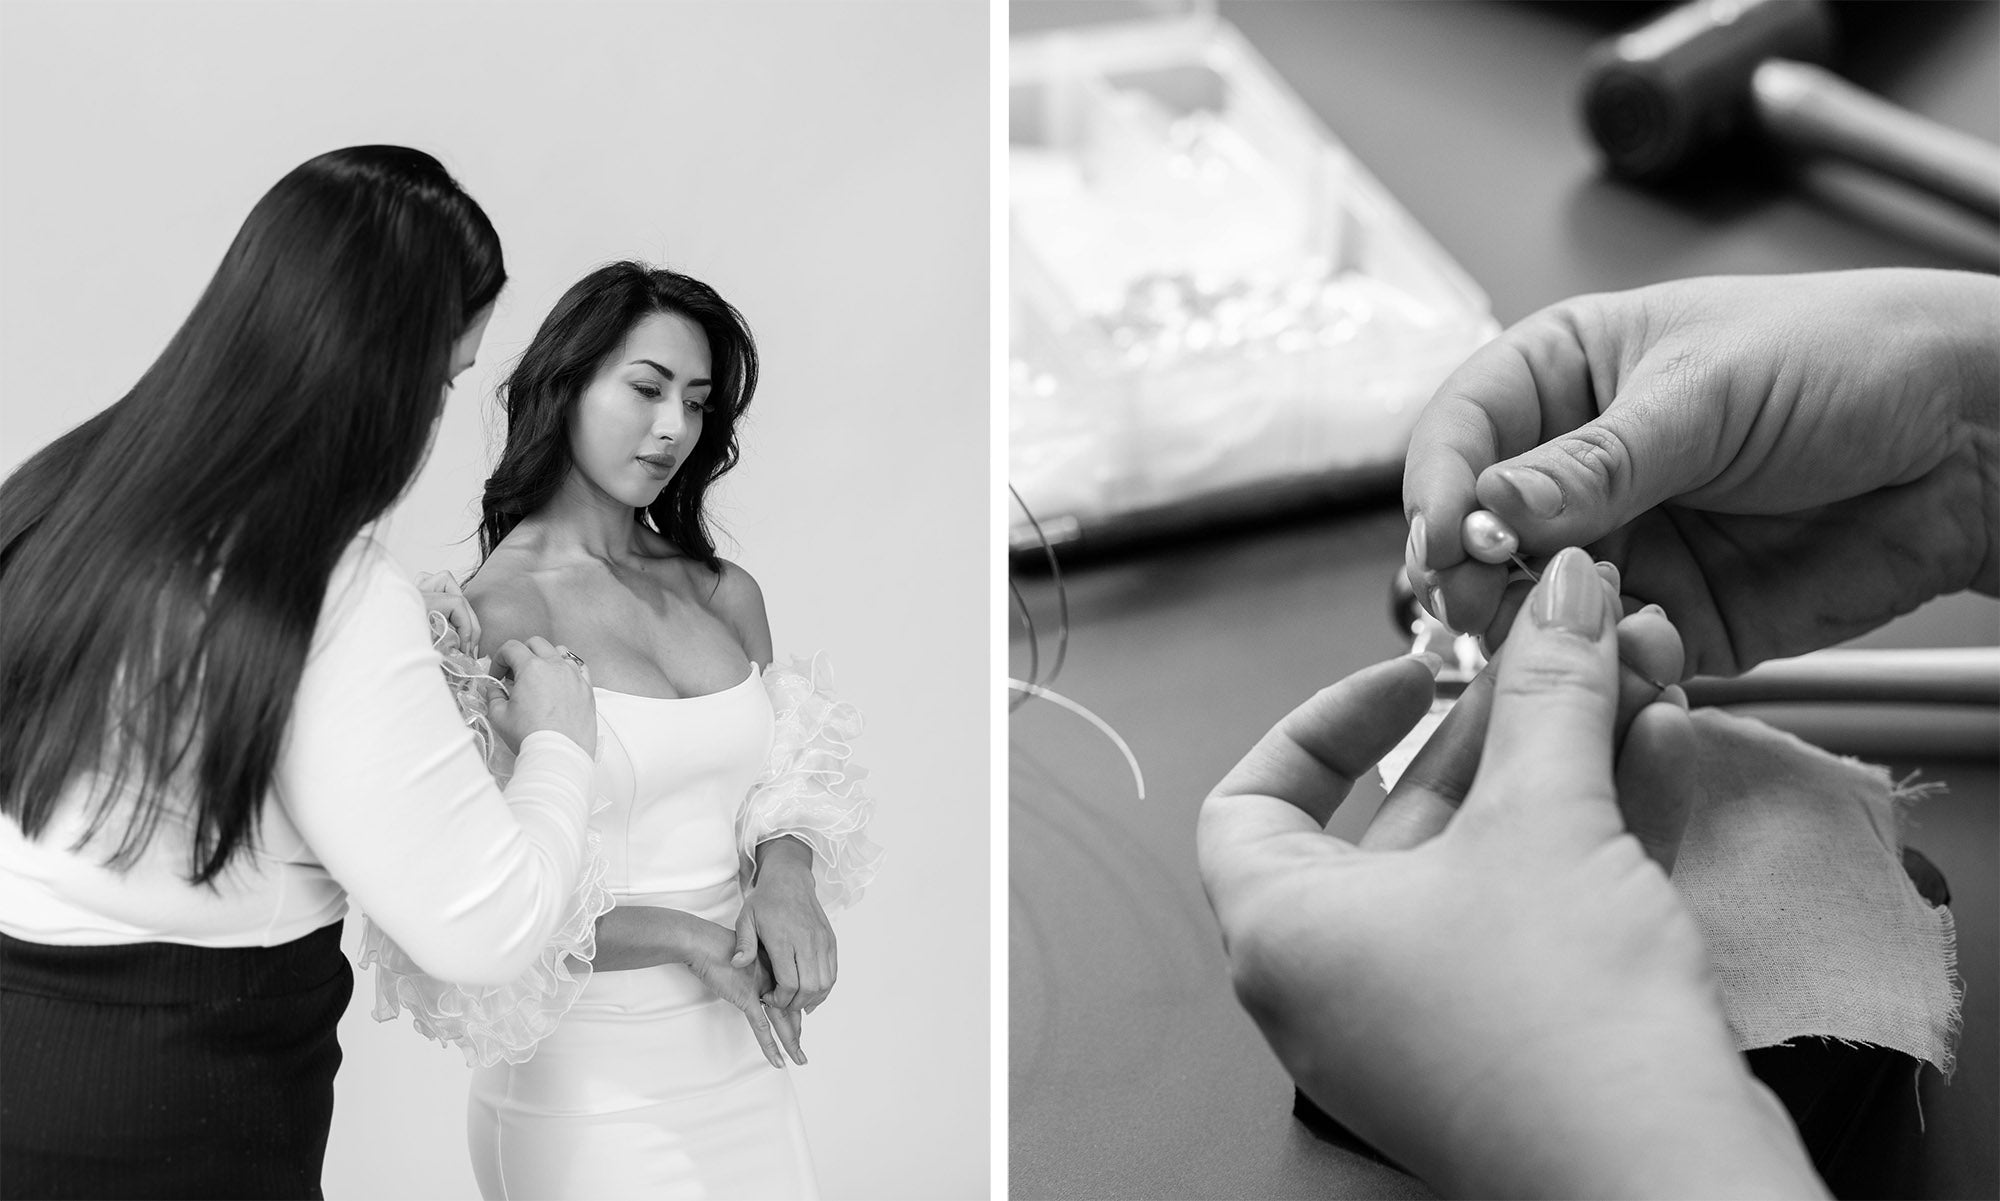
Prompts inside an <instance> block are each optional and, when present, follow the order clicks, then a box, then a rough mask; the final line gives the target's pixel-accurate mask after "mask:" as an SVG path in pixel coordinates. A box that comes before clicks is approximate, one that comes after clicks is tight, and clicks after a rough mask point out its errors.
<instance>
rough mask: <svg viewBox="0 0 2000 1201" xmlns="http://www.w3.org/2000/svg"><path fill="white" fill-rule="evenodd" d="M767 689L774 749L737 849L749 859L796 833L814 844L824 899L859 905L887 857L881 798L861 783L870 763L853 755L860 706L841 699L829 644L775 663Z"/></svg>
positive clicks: (739, 827) (831, 904) (832, 905)
mask: <svg viewBox="0 0 2000 1201" xmlns="http://www.w3.org/2000/svg"><path fill="white" fill-rule="evenodd" d="M764 691H765V693H766V694H767V695H768V696H769V697H770V698H771V713H772V717H773V726H772V731H771V756H770V761H769V763H768V764H767V766H766V767H765V768H764V771H763V773H762V774H761V775H759V776H758V777H757V780H756V782H755V783H753V784H752V785H751V786H750V792H749V795H748V796H747V797H745V799H744V803H743V809H742V811H741V812H740V814H739V815H738V816H737V820H736V845H737V849H738V851H739V852H740V853H741V854H742V856H743V859H744V862H745V864H746V865H748V864H751V863H754V862H755V856H756V852H757V846H758V844H759V843H763V842H768V841H770V840H771V839H773V838H778V837H781V836H783V835H787V834H789V835H792V836H793V837H796V838H798V839H800V840H802V841H804V842H805V843H806V845H807V846H810V847H811V848H812V852H813V878H814V883H815V885H816V891H817V893H818V896H819V903H820V905H821V906H822V907H823V908H825V909H828V910H833V909H840V908H844V907H846V906H849V905H852V904H854V903H855V902H856V901H859V900H860V899H861V894H862V891H863V890H864V889H866V888H867V887H868V883H869V881H871V880H873V879H874V878H875V871H876V868H877V867H878V866H879V865H880V863H881V860H882V848H880V847H878V846H876V845H875V843H874V841H873V840H872V839H870V838H869V837H868V833H867V828H868V822H869V819H870V818H871V817H873V816H874V813H875V801H874V798H872V797H870V796H869V795H868V794H867V792H866V791H865V790H864V789H863V788H862V782H863V781H864V780H866V779H867V777H868V770H867V769H866V768H864V767H859V766H856V765H855V764H853V763H852V762H850V759H851V758H852V756H853V754H854V748H853V746H852V745H851V744H852V742H853V740H854V739H855V738H857V737H859V736H860V734H861V713H860V711H859V710H857V709H856V708H855V707H854V706H853V705H850V704H848V703H847V702H845V701H841V700H837V699H835V697H834V695H833V669H832V668H831V667H829V666H828V665H827V662H826V654H825V652H817V653H815V654H814V655H813V657H812V658H810V659H793V660H792V661H791V662H790V663H773V664H771V665H770V666H769V667H767V668H765V669H764Z"/></svg>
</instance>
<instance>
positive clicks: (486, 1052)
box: [360, 613, 617, 1067]
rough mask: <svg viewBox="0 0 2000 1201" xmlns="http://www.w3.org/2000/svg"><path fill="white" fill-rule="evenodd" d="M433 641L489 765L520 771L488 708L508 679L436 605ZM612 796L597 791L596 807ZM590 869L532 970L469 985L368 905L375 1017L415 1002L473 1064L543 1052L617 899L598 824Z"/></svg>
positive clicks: (424, 1018)
mask: <svg viewBox="0 0 2000 1201" xmlns="http://www.w3.org/2000/svg"><path fill="white" fill-rule="evenodd" d="M431 634H432V642H433V645H435V646H436V647H437V649H438V652H439V654H440V655H442V656H443V658H444V672H445V679H446V681H447V682H448V683H449V685H450V687H451V691H452V696H453V698H454V699H455V700H456V701H457V702H458V707H459V712H460V714H461V715H462V716H463V717H464V718H465V724H466V725H468V726H470V727H471V728H472V730H473V734H474V736H475V737H476V738H477V739H478V740H479V745H480V750H481V751H482V752H483V753H484V755H485V758H486V763H487V768H488V770H489V771H492V772H493V773H494V775H495V777H496V778H497V779H498V780H499V782H500V783H501V784H502V786H504V785H505V783H506V780H507V778H508V777H509V776H510V775H511V774H512V771H513V760H514V757H513V755H512V754H511V753H509V752H508V750H507V747H506V744H505V743H503V742H501V741H500V740H499V739H497V738H495V737H493V732H492V727H491V726H490V725H489V724H488V722H487V717H486V692H487V689H488V688H489V687H491V688H497V687H499V686H500V685H499V682H498V681H497V680H494V679H493V677H492V676H490V675H489V674H487V662H486V661H485V660H482V659H474V658H472V657H471V656H470V655H469V654H467V653H465V652H464V651H463V650H461V649H460V648H459V644H458V635H457V632H456V631H454V630H452V629H451V628H450V626H449V625H447V624H446V623H445V621H444V618H443V617H442V615H440V614H436V613H433V614H432V615H431ZM608 804H609V802H608V801H607V800H606V799H605V798H603V797H593V798H592V802H591V811H592V812H593V813H595V812H597V811H599V810H602V809H604V808H605V807H606V806H607V805H608ZM586 846H587V850H586V853H585V858H584V865H583V871H582V872H581V873H580V874H579V875H578V877H577V882H576V887H575V889H573V890H572V891H571V893H570V898H569V905H568V907H567V908H566V909H565V910H564V913H563V920H562V924H561V925H560V926H558V927H557V928H556V932H555V933H554V934H553V935H552V936H550V938H549V942H548V944H547V945H546V946H544V947H543V948H542V952H541V954H540V955H538V956H537V957H536V959H535V962H534V963H533V964H531V965H530V966H529V968H528V970H527V971H525V972H523V973H522V974H521V975H520V976H519V977H518V978H516V979H514V980H513V981H511V982H509V983H506V984H499V985H490V986H485V987H467V986H465V985H460V984H452V983H449V982H447V981H444V980H440V979H438V978H437V977H435V976H432V975H430V974H429V973H427V972H425V971H424V970H423V969H422V968H421V967H418V966H417V964H416V961H415V960H413V959H411V958H410V956H409V955H408V953H406V952H405V951H404V950H403V948H401V947H400V946H397V945H396V942H395V940H394V939H392V938H390V937H389V936H388V934H387V933H385V932H384V931H383V930H382V928H381V927H380V926H377V925H376V924H375V923H374V921H373V920H371V919H369V918H368V917H367V916H366V915H363V918H362V923H361V954H360V963H361V966H362V967H363V968H373V969H374V970H375V1008H374V1009H373V1011H372V1013H373V1016H374V1018H375V1020H376V1021H378V1022H388V1021H394V1020H395V1018H396V1015H397V1014H399V1013H401V1012H402V1011H403V1010H405V1009H407V1010H409V1013H410V1021H411V1024H412V1025H414V1026H415V1027H416V1028H417V1030H418V1031H419V1032H421V1033H422V1034H424V1035H425V1036H426V1037H428V1038H433V1039H436V1040H437V1041H438V1042H440V1043H456V1044H457V1045H458V1047H459V1049H460V1050H462V1051H464V1052H465V1062H466V1063H467V1064H468V1065H470V1066H472V1067H490V1066H492V1065H493V1064H496V1063H499V1062H500V1061H501V1060H503V1059H504V1060H506V1061H507V1062H508V1063H521V1062H523V1061H524V1060H526V1059H528V1058H530V1057H531V1056H533V1055H534V1053H535V1044H537V1043H539V1042H540V1041H541V1040H542V1039H543V1038H545V1037H547V1036H548V1035H549V1034H550V1032H552V1031H553V1030H554V1029H555V1028H556V1024H557V1023H558V1022H560V1021H561V1020H562V1016H563V1014H565V1013H568V1012H569V1007H570V1006H571V1005H573V1004H575V1003H576V999H577V997H578V996H580V995H582V993H583V986H584V985H585V984H587V983H589V981H590V973H591V960H592V959H594V958H595V957H596V955H597V919H598V918H599V917H602V916H603V915H604V914H605V913H608V912H609V911H610V910H611V908H612V906H613V905H615V904H616V903H617V901H616V898H614V897H613V896H612V894H611V890H610V888H609V887H608V886H607V885H606V884H605V879H606V877H607V875H608V874H609V872H610V863H609V861H608V860H606V859H605V857H604V852H603V849H602V847H601V846H600V839H599V837H598V835H597V833H596V831H592V832H591V833H590V835H589V839H588V842H587V844H586Z"/></svg>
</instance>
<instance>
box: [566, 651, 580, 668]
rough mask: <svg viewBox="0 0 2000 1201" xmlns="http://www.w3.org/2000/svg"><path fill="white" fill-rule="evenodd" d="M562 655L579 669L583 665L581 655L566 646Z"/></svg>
mask: <svg viewBox="0 0 2000 1201" xmlns="http://www.w3.org/2000/svg"><path fill="white" fill-rule="evenodd" d="M562 657H563V658H565V659H568V660H569V661H570V662H571V663H574V664H576V665H577V667H578V668H579V669H581V668H582V667H583V656H581V655H579V654H577V653H576V652H575V651H573V650H570V649H568V648H567V647H565V648H564V649H563V653H562Z"/></svg>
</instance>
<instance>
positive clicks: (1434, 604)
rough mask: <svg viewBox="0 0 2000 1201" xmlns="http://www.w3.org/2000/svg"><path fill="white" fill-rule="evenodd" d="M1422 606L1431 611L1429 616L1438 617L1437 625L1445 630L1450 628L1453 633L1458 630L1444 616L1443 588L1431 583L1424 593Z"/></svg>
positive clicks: (1449, 619)
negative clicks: (1428, 589) (1427, 590)
mask: <svg viewBox="0 0 2000 1201" xmlns="http://www.w3.org/2000/svg"><path fill="white" fill-rule="evenodd" d="M1424 608H1426V609H1429V610H1430V611H1431V616H1432V617H1435V618H1437V619H1438V624H1439V625H1441V626H1443V627H1444V628H1445V629H1447V630H1451V631H1452V632H1453V633H1454V634H1455V633H1457V632H1458V631H1457V629H1456V628H1455V627H1454V626H1453V625H1452V624H1451V618H1449V617H1446V616H1445V614H1444V589H1442V588H1440V587H1438V586H1437V585H1436V584H1432V585H1431V587H1430V591H1429V592H1427V593H1425V594H1424Z"/></svg>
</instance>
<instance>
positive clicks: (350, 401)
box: [0, 146, 507, 883]
mask: <svg viewBox="0 0 2000 1201" xmlns="http://www.w3.org/2000/svg"><path fill="white" fill-rule="evenodd" d="M506 278H507V274H506V268H505V265H504V264H503V262H502V259H501V254H500V240H499V238H498V236H496V235H495V234H494V232H493V226H492V223H491V222H489V221H488V220H487V219H486V214H485V213H484V212H482V211H481V210H480V208H479V206H478V205H477V204H476V203H474V202H473V200H472V198H471V197H470V196H468V195H466V194H465V192H464V190H463V189H462V188H460V187H459V185H458V183H457V181H455V180H454V179H452V177H451V175H450V174H449V173H448V172H446V170H445V169H444V167H443V166H442V165H441V164H439V163H438V161H437V160H436V159H434V158H432V157H431V156H430V155H427V154H424V153H421V152H419V151H416V150H409V149H405V148H403V147H400V146H356V147H351V148H349V149H346V150H336V151H333V152H332V153H330V154H323V155H320V156H319V157H318V158H315V159H312V160H311V161H309V162H307V163H305V164H303V165H302V166H300V167H298V168H296V169H295V170H293V171H292V172H291V173H290V174H288V175H286V176H285V177H284V178H283V179H281V180H279V181H278V183H277V186H275V187H273V188H272V189H271V190H270V191H269V192H267V193H266V194H265V195H264V198H263V199H262V200H259V201H258V202H257V206H256V207H255V208H254V209H252V210H251V211H250V216H249V217H248V219H246V220H245V221H244V222H243V228H242V229H241V230H239V231H238V232H237V234H236V239H235V241H233V242H232V243H230V246H229V251H228V253H227V254H225V255H224V256H223V259H222V265H221V267H219V268H217V270H216V273H215V278H214V279H212V280H210V281H209V284H208V287H207V289H206V290H204V291H203V293H202V295H201V299H199V300H198V301H196V302H195V306H194V311H193V312H191V313H189V314H188V317H187V320H186V321H184V322H182V323H181V327H180V329H179V330H178V331H177V332H176V333H175V334H174V336H173V339H172V340H171V341H170V342H168V343H167V347H166V349H165V350H164V351H162V352H161V354H160V357H159V358H158V359H157V360H155V361H154V363H153V365H152V366H151V367H150V368H148V369H147V371H146V373H145V374H144V375H143V376H141V377H140V379H139V382H138V383H137V384H136V385H135V386H134V387H133V388H132V390H131V391H130V392H129V393H127V394H126V395H125V396H124V397H123V398H122V399H120V400H119V401H118V402H117V403H116V404H113V405H112V406H111V407H110V408H108V409H106V410H105V411H104V412H102V413H100V414H98V415H97V416H96V417H93V418H91V419H90V420H89V421H86V422H84V423H83V424H82V425H81V426H78V427H77V428H76V429H74V430H71V431H70V432H69V433H67V434H65V435H63V436H62V437H61V438H58V439H57V440H56V441H55V442H53V443H51V444H49V445H48V446H47V447H45V448H43V449H42V451H41V452H40V453H38V454H36V455H35V456H34V457H33V458H32V459H29V460H28V462H27V463H26V464H24V465H23V466H22V467H21V469H20V470H18V471H16V472H15V473H14V474H13V475H12V476H11V477H10V478H9V479H8V480H7V481H6V483H5V484H0V612H4V613H5V614H6V620H4V621H0V811H4V812H6V813H7V814H8V815H9V816H11V817H12V818H13V819H14V820H15V821H16V822H18V823H19V824H20V826H21V829H22V830H23V831H24V832H26V833H27V834H28V835H29V836H31V837H32V836H35V835H37V834H38V833H40V832H41V830H42V829H43V828H44V827H45V826H46V825H47V824H48V822H49V820H50V817H51V814H52V812H53V811H54V808H55V805H56V803H57V802H58V800H59V799H60V798H61V796H62V794H63V790H64V788H65V787H66V785H67V784H68V783H69V781H70V780H71V778H72V777H73V776H74V775H75V774H76V773H78V772H84V771H93V770H95V771H97V772H98V773H99V775H98V777H97V783H98V787H96V788H95V789H93V793H94V801H93V803H94V805H95V809H94V811H93V813H92V817H91V823H90V827H89V831H88V833H86V835H85V836H84V839H83V841H88V840H89V839H90V838H91V837H92V836H94V835H95V834H96V833H97V831H98V830H99V829H100V828H101V827H102V826H103V824H104V822H105V820H106V818H107V817H108V815H109V814H110V813H111V812H112V811H113V810H114V809H118V810H125V809H126V808H127V806H126V805H125V804H124V803H123V802H122V801H121V802H120V803H119V804H115V805H114V804H113V801H114V800H115V799H118V798H121V797H122V796H124V795H125V794H126V793H128V792H130V793H133V794H135V800H134V801H133V803H132V806H131V812H130V815H129V816H130V820H129V821H128V822H127V824H126V826H125V830H124V832H123V834H122V836H121V838H120V841H119V844H118V847H117V850H116V852H115V853H114V854H113V855H112V856H111V857H110V859H109V862H110V863H111V864H112V865H113V866H117V867H125V866H129V865H130V864H131V863H132V862H134V861H135V860H136V859H137V857H138V855H139V853H140V852H141V851H142V850H143V849H144V847H145V845H146V843H147V842H148V841H149V840H150V839H151V837H152V836H153V833H154V830H155V828H156V827H157V826H158V825H159V823H160V821H161V820H162V818H163V817H165V816H167V815H168V814H169V813H170V812H172V810H171V809H170V808H169V807H167V803H166V796H167V793H168V788H167V786H168V785H169V784H170V783H172V784H176V785H178V784H186V785H189V786H191V790H192V795H193V797H194V807H193V809H192V811H191V812H189V813H188V814H186V820H187V823H188V826H189V831H188V833H189V837H190V840H191V844H192V845H191V851H190V859H189V864H188V872H189V879H190V880H192V881H194V882H196V883H208V882H211V881H213V879H214V878H215V877H216V875H217V874H218V873H220V872H221V871H222V870H223V868H224V867H225V866H227V865H228V863H229V862H230V860H231V858H232V857H233V856H234V855H235V854H237V853H238V852H239V851H241V850H244V849H246V847H247V846H249V845H253V844H254V840H255V838H256V834H257V823H258V815H259V811H260V809H261V807H262V802H263V799H264V797H265V794H266V792H267V790H268V789H269V787H270V785H271V782H272V773H273V772H274V770H275V769H276V766H277V761H278V752H279V749H280V747H281V745H282V744H283V741H284V738H285V731H286V727H287V725H288V724H289V722H290V720H291V713H292V694H293V693H294V691H296V689H297V687H298V682H299V674H300V672H301V670H302V669H303V667H304V665H305V660H306V653H307V650H308V649H309V648H310V646H311V643H312V637H313V629H314V626H315V625H316V624H317V622H318V620H319V614H320V606H321V601H322V599H323V598H324V596H325V594H326V590H327V587H328V584H329V580H330V579H331V576H332V574H333V569H334V567H335V566H336V564H338V562H339V561H340V558H341V555H342V554H343V553H344V552H345V551H346V549H347V547H348V544H349V543H350V542H351V541H352V540H353V538H354V537H355V536H356V535H357V534H358V533H359V532H360V531H361V529H362V527H363V526H365V525H366V524H367V523H369V522H370V521H372V520H374V519H375V518H376V517H377V516H379V515H380V514H381V513H382V511H383V510H384V509H386V508H388V507H389V505H390V504H391V503H392V502H393V501H394V500H395V499H396V498H397V496H399V495H400V494H401V493H402V491H403V489H404V487H405V486H406V485H407V484H408V483H409V481H410V478H411V477H412V476H413V475H415V474H416V471H417V468H418V467H419V466H420V465H421V463H422V460H423V456H424V451H425V448H426V445H427V442H428V438H429V433H430V428H431V423H432V422H433V420H435V419H436V417H437V415H438V410H439V406H440V405H441V403H442V401H443V396H444V389H445V386H446V384H447V383H448V382H449V380H448V374H449V370H450V355H451V349H452V343H453V342H454V341H455V340H456V339H457V338H458V337H459V336H460V335H461V334H462V333H463V332H464V331H465V329H466V327H467V326H468V324H469V323H470V321H471V319H472V318H473V317H474V316H475V315H476V314H477V313H478V312H479V311H480V310H482V309H484V308H485V307H486V306H487V305H488V304H490V303H491V302H492V300H493V298H494V297H495V296H497V295H498V294H499V292H500V289H501V286H502V285H503V284H504V283H505V282H506ZM357 753H359V754H367V753H368V750H367V748H366V747H361V748H357ZM128 785H136V788H128V787H127V786H128ZM80 847H81V843H79V847H78V849H80Z"/></svg>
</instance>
